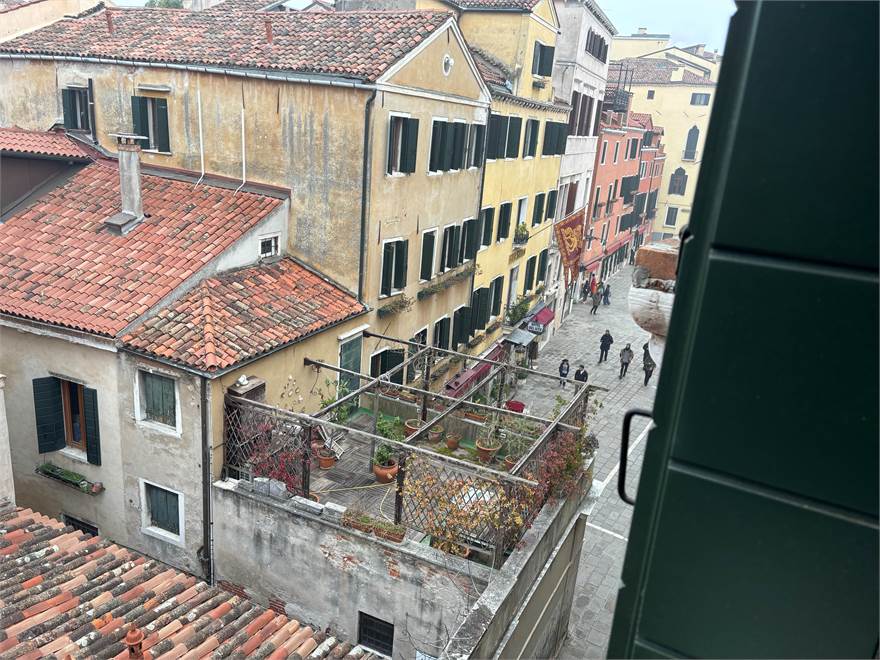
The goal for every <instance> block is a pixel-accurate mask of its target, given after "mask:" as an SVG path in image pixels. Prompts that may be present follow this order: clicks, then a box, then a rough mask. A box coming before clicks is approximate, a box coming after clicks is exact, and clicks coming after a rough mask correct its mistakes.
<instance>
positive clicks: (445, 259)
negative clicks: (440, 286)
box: [440, 225, 461, 272]
mask: <svg viewBox="0 0 880 660" xmlns="http://www.w3.org/2000/svg"><path fill="white" fill-rule="evenodd" d="M460 245H461V227H459V226H457V225H452V226H450V227H447V228H446V229H444V230H443V244H442V246H441V247H440V272H443V271H445V270H449V269H450V268H455V267H456V266H458V265H459V264H460V263H461V262H460V261H459V260H458V256H459V246H460Z"/></svg>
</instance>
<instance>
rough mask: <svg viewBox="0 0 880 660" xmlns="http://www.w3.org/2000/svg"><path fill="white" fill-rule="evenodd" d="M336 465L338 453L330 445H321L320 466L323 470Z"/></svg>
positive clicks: (319, 453)
mask: <svg viewBox="0 0 880 660" xmlns="http://www.w3.org/2000/svg"><path fill="white" fill-rule="evenodd" d="M334 465H336V454H334V453H333V450H332V449H330V448H329V447H325V446H324V445H321V446H320V447H319V448H318V467H320V468H321V469H322V470H329V469H330V468H332V467H333V466H334Z"/></svg>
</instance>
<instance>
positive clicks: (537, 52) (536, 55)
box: [532, 41, 541, 75]
mask: <svg viewBox="0 0 880 660" xmlns="http://www.w3.org/2000/svg"><path fill="white" fill-rule="evenodd" d="M532 73H535V74H538V75H541V44H539V43H538V42H537V41H536V42H535V49H534V50H533V51H532Z"/></svg>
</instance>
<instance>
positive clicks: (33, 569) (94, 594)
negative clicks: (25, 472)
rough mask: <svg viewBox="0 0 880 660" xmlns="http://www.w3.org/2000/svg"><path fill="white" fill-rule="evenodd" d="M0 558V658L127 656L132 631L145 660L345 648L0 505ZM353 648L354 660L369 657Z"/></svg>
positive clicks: (110, 546) (237, 598) (233, 597)
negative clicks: (140, 640)
mask: <svg viewBox="0 0 880 660" xmlns="http://www.w3.org/2000/svg"><path fill="white" fill-rule="evenodd" d="M0 556H2V560H3V564H4V565H6V566H9V567H11V568H10V570H6V571H4V572H3V573H0V655H2V656H3V657H4V658H6V657H9V658H22V657H27V658H42V657H56V658H63V657H65V656H67V655H68V654H69V655H72V656H75V657H90V658H91V657H102V658H114V657H116V658H127V657H128V653H127V647H126V644H125V635H126V633H127V632H128V631H129V630H132V629H136V630H138V631H140V632H141V633H143V635H144V638H143V645H142V650H143V657H144V659H145V660H150V659H151V658H158V657H159V656H161V655H163V654H166V653H167V654H169V655H167V656H166V657H174V658H179V657H183V656H185V657H186V658H210V657H230V656H232V657H252V656H255V657H260V658H268V657H273V658H275V657H283V658H286V657H300V658H305V657H307V656H308V655H309V654H311V653H312V652H313V651H314V650H315V649H317V648H319V647H320V650H321V651H322V656H321V657H326V656H327V655H329V654H330V653H331V651H332V652H333V653H334V656H333V657H339V658H341V657H342V656H343V655H345V652H346V651H347V650H350V649H352V646H351V644H349V643H337V638H336V637H334V636H332V635H330V634H329V631H328V632H327V633H325V632H321V631H318V632H316V631H315V630H314V628H313V627H312V626H308V625H306V624H305V623H301V622H299V621H296V620H295V619H289V618H288V617H287V616H285V615H284V614H277V613H276V612H273V611H271V610H266V609H264V608H262V607H260V606H259V605H256V604H255V603H253V602H251V601H250V600H248V599H247V598H245V597H243V596H242V595H238V594H233V593H230V592H229V591H225V590H223V589H221V588H219V587H209V586H208V585H207V584H205V583H204V582H201V581H199V580H197V579H196V578H195V577H192V576H190V575H186V574H184V573H181V572H179V571H176V570H173V569H169V568H168V567H167V566H165V565H163V564H161V563H159V562H157V561H154V560H151V559H148V558H146V557H144V556H142V555H139V554H137V553H135V552H132V551H131V550H128V549H126V548H122V547H120V546H118V545H115V544H114V543H112V542H111V541H108V540H106V539H103V538H100V537H89V536H88V535H87V534H85V533H83V532H80V531H78V530H75V529H73V528H72V527H69V526H67V527H66V526H65V525H64V524H62V523H60V522H58V521H57V520H53V519H52V518H48V517H47V516H44V515H42V514H39V513H34V512H33V511H31V510H30V509H16V508H14V507H12V506H11V505H9V504H8V503H2V502H0ZM37 560H38V561H37ZM16 566H17V568H16ZM357 649H358V652H357V654H356V655H357V656H358V657H363V658H367V657H372V656H371V655H370V654H369V652H368V651H366V650H365V649H363V647H357ZM325 651H326V652H325ZM233 654H234V656H233ZM294 654H298V655H296V656H295V655H294Z"/></svg>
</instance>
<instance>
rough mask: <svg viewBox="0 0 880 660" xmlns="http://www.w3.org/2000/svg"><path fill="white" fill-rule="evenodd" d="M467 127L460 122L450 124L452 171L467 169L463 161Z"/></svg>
mask: <svg viewBox="0 0 880 660" xmlns="http://www.w3.org/2000/svg"><path fill="white" fill-rule="evenodd" d="M467 132H468V125H467V124H465V123H464V122H462V121H456V122H453V123H452V169H453V170H463V169H465V168H466V167H467V161H466V159H465V156H466V152H465V149H466V147H467V139H468V138H467Z"/></svg>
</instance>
